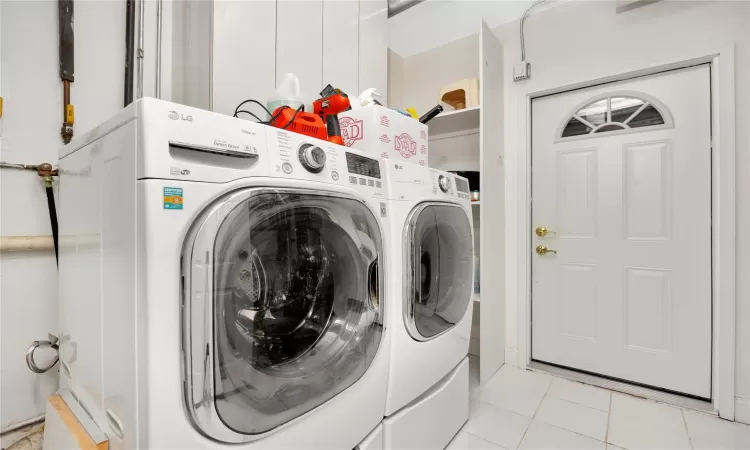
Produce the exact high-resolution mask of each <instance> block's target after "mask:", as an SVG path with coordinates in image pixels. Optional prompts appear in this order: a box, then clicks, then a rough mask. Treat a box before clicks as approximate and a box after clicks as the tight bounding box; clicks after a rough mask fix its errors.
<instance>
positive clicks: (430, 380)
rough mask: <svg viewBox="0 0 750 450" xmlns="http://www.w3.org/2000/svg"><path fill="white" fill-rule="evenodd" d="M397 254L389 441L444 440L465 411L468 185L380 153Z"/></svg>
mask: <svg viewBox="0 0 750 450" xmlns="http://www.w3.org/2000/svg"><path fill="white" fill-rule="evenodd" d="M383 164H384V165H385V167H386V169H385V173H386V180H387V182H388V187H389V193H388V195H389V206H390V208H389V214H390V222H391V231H392V235H393V236H395V237H396V239H393V240H392V241H391V242H389V244H388V245H389V250H390V253H391V254H392V255H400V257H396V258H394V259H396V260H395V262H394V264H392V265H391V266H390V271H389V274H388V277H387V278H388V281H389V285H388V296H389V298H391V299H394V300H395V301H396V303H397V304H398V302H399V301H400V305H398V306H397V307H394V308H390V309H389V313H388V314H389V323H391V324H392V327H391V332H392V335H391V352H390V361H391V363H390V367H389V376H388V394H387V399H386V418H385V419H384V421H383V436H384V445H385V448H386V449H414V448H420V449H422V448H431V449H432V448H443V447H445V445H447V444H448V442H450V440H451V438H452V437H453V436H454V435H455V434H456V433H457V432H458V430H459V429H460V428H461V426H462V425H463V424H464V422H466V420H467V419H468V415H469V414H468V410H469V406H468V404H469V370H468V351H469V339H470V335H471V317H472V291H473V289H472V286H473V277H474V271H473V265H474V257H473V251H474V250H473V247H474V240H473V226H472V214H471V204H470V198H469V185H468V181H467V180H466V179H465V178H462V177H459V176H457V175H455V174H452V173H448V172H443V171H439V170H435V169H429V168H427V167H424V166H420V165H416V164H408V163H402V162H400V161H398V162H394V161H388V160H384V161H383Z"/></svg>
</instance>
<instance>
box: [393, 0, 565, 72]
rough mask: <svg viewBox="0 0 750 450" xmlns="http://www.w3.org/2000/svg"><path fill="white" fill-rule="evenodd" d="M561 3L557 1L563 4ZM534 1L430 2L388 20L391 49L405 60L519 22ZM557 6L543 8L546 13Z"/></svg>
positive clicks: (538, 7)
mask: <svg viewBox="0 0 750 450" xmlns="http://www.w3.org/2000/svg"><path fill="white" fill-rule="evenodd" d="M559 1H560V0H557V2H558V3H559ZM532 3H534V0H491V1H488V0H427V1H425V2H423V3H420V4H418V5H416V6H413V7H411V8H409V9H407V10H406V11H404V12H402V13H400V14H397V15H395V16H393V17H391V18H390V19H388V47H389V48H390V49H392V50H393V51H395V52H396V53H398V54H399V55H401V56H402V57H404V58H407V57H409V56H413V55H416V54H418V53H422V52H425V51H428V50H431V49H433V48H437V47H441V46H443V45H445V44H448V43H451V42H453V41H456V40H458V39H461V38H464V37H466V36H470V35H473V34H477V24H478V23H479V20H480V19H483V20H484V21H485V22H487V24H488V25H489V26H490V27H493V28H494V27H497V26H499V25H501V24H504V23H507V22H509V21H511V20H515V19H518V18H519V17H521V14H523V12H524V10H526V8H528V7H529V5H531V4H532ZM554 4H556V2H554V1H549V2H548V3H545V4H542V5H539V6H537V7H535V8H534V9H535V10H542V9H544V8H546V7H549V6H552V5H554Z"/></svg>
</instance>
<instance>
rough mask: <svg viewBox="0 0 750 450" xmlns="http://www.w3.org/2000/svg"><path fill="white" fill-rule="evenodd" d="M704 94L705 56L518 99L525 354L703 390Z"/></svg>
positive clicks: (707, 338) (707, 302) (706, 372)
mask: <svg viewBox="0 0 750 450" xmlns="http://www.w3.org/2000/svg"><path fill="white" fill-rule="evenodd" d="M710 103H711V101H710V67H709V66H708V65H701V66H696V67H691V68H687V69H682V70H677V71H670V72H665V73H661V74H656V75H651V76H648V77H642V78H636V79H633V80H628V81H625V82H620V83H611V84H607V85H602V86H598V87H594V88H589V89H583V90H577V91H572V92H567V93H563V94H558V95H552V96H548V97H542V98H538V99H534V100H533V101H532V145H533V147H532V164H533V166H532V195H533V204H532V224H533V227H534V229H532V230H531V232H532V233H534V234H533V239H532V243H533V246H532V248H531V249H530V251H531V252H532V261H533V262H532V273H533V280H532V286H531V290H532V319H531V320H532V342H531V346H532V359H534V360H537V361H541V362H545V363H550V364H556V365H559V366H564V367H568V368H572V369H578V370H582V371H586V372H591V373H594V374H599V375H603V376H607V377H612V378H615V379H620V380H625V381H629V382H633V383H639V384H643V385H648V386H653V387H657V388H661V389H666V390H669V391H674V392H678V393H683V394H688V395H692V396H695V397H700V398H705V399H710V398H711V144H710V140H711V109H710V107H711V104H710ZM537 227H543V228H546V229H547V233H546V234H545V233H544V230H537ZM540 234H541V235H543V236H539V235H540ZM538 246H543V247H546V248H547V249H548V250H549V251H548V252H547V253H545V252H544V248H540V247H538ZM553 251H555V252H556V253H554V252H553Z"/></svg>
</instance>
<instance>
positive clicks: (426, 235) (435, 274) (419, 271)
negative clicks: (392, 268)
mask: <svg viewBox="0 0 750 450" xmlns="http://www.w3.org/2000/svg"><path fill="white" fill-rule="evenodd" d="M407 226H409V227H410V231H409V232H408V235H409V241H408V246H407V251H408V252H409V254H408V255H407V263H408V264H409V268H408V269H409V270H407V278H406V285H407V289H408V291H407V297H408V301H407V311H406V313H407V320H406V324H407V329H408V330H409V334H410V335H411V336H412V337H413V338H415V339H417V340H426V339H430V338H433V337H435V336H438V335H440V334H442V333H444V332H446V331H447V330H449V329H450V328H452V327H453V326H454V325H455V324H456V323H458V321H460V320H461V319H462V318H463V317H464V315H465V314H466V311H467V309H468V307H469V302H470V301H471V292H472V287H471V286H472V276H473V269H472V264H473V256H472V255H473V241H472V237H471V223H470V221H469V219H468V217H467V214H466V212H465V211H464V210H463V209H462V208H460V207H458V206H455V205H450V204H430V203H427V204H422V205H419V206H418V207H417V208H416V209H415V211H414V212H413V213H412V215H411V219H410V221H409V223H408V225H407Z"/></svg>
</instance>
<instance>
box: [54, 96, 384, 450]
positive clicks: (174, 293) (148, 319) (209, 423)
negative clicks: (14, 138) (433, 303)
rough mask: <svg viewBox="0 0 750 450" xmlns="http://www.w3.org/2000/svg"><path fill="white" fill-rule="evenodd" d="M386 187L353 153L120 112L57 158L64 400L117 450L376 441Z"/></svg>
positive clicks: (219, 123)
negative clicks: (74, 403) (76, 405)
mask: <svg viewBox="0 0 750 450" xmlns="http://www.w3.org/2000/svg"><path fill="white" fill-rule="evenodd" d="M385 192H386V185H385V180H384V171H383V170H381V163H380V161H378V160H377V159H373V158H368V157H367V156H365V155H363V154H361V153H358V152H357V151H355V150H351V149H347V148H346V147H342V146H337V145H333V144H330V143H328V142H325V141H320V140H316V139H312V138H308V137H306V136H303V135H299V134H295V133H291V132H288V131H285V130H280V129H278V128H271V127H267V126H264V125H261V124H257V123H252V122H248V121H245V120H240V119H236V118H232V117H228V116H224V115H221V114H217V113H212V112H207V111H201V110H198V109H194V108H190V107H186V106H183V105H177V104H172V103H168V102H164V101H160V100H154V99H143V100H140V101H138V102H136V103H134V104H131V105H130V106H128V107H127V108H125V109H124V110H123V111H121V112H120V113H118V114H117V115H116V116H115V117H113V118H112V119H110V120H109V121H107V122H105V123H104V124H102V125H100V126H99V127H97V128H96V129H94V130H93V131H91V132H89V133H87V134H85V135H83V136H82V137H80V138H78V139H77V140H75V141H74V142H72V143H71V144H70V145H68V146H66V147H64V148H63V149H62V150H61V151H60V203H61V204H60V208H59V212H60V220H59V222H60V235H61V236H63V238H62V242H63V244H62V246H61V254H60V276H59V279H60V313H59V314H60V328H61V329H60V332H61V337H62V339H61V344H60V356H61V358H60V360H61V363H62V370H61V388H62V389H70V390H71V391H72V392H73V394H74V396H75V398H76V399H78V401H79V402H80V403H81V404H82V405H83V406H84V409H85V410H86V411H88V413H89V414H90V415H91V416H92V418H93V419H94V420H95V421H96V423H97V424H98V425H99V426H100V427H101V428H102V429H103V430H104V431H105V432H106V434H107V435H108V437H109V439H110V448H114V449H138V448H140V449H167V448H174V449H193V448H206V449H208V448H211V449H227V448H234V449H248V450H271V449H273V450H276V449H312V448H320V449H327V450H328V449H342V450H350V449H352V448H354V447H356V446H357V445H359V443H360V442H362V441H363V440H365V438H367V437H368V435H370V437H369V440H367V442H366V443H367V445H368V446H367V448H376V447H375V446H373V445H372V441H373V438H372V436H373V435H372V434H371V433H375V434H374V435H375V436H378V435H379V434H380V431H379V430H380V428H379V424H380V422H381V420H382V418H383V415H384V410H385V396H386V385H387V375H388V362H389V361H388V351H389V348H390V345H389V339H390V335H389V333H388V332H386V329H385V328H384V323H385V315H386V313H387V311H388V309H390V305H389V304H388V299H387V298H386V296H385V295H384V294H385V282H384V276H385V273H386V270H387V264H389V263H390V258H389V256H388V249H387V248H386V242H388V240H389V238H390V237H389V231H388V230H389V224H388V222H387V221H386V220H385V219H384V218H383V216H384V215H385V214H386V206H385V201H386V195H385ZM66 242H67V244H66ZM373 430H374V431H373ZM230 445H231V447H230Z"/></svg>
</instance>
